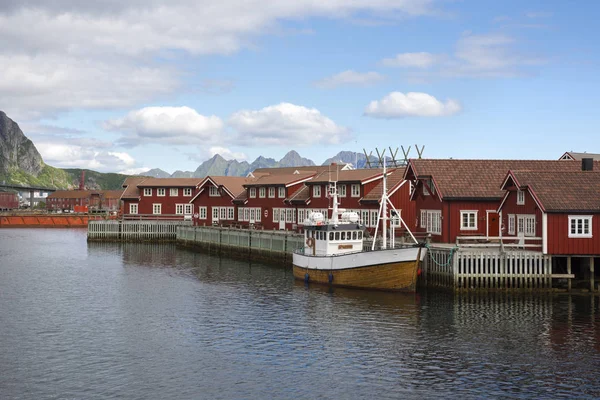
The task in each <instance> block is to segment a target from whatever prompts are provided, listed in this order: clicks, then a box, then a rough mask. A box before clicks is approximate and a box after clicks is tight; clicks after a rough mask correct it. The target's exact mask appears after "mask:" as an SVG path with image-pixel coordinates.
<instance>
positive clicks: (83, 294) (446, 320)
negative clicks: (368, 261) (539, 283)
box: [0, 230, 600, 399]
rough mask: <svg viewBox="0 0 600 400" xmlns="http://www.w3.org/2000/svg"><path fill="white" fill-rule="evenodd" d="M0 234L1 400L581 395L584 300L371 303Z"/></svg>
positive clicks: (590, 384)
mask: <svg viewBox="0 0 600 400" xmlns="http://www.w3.org/2000/svg"><path fill="white" fill-rule="evenodd" d="M61 232H62V233H57V231H56V230H52V231H46V230H22V231H19V232H12V233H11V232H6V230H4V231H3V230H0V256H1V257H2V258H1V259H0V277H1V278H2V279H0V337H2V341H1V342H0V360H1V361H2V362H0V393H1V394H2V396H1V397H2V398H3V399H4V398H7V399H12V398H112V397H122V398H140V399H141V398H144V399H145V398H178V399H196V398H316V397H320V398H419V399H420V398H432V397H440V396H442V397H449V398H457V397H464V398H489V397H492V398H558V397H569V398H595V397H600V388H599V383H598V382H599V381H600V374H599V373H598V367H600V345H599V343H600V336H599V334H598V332H599V326H598V323H599V322H598V315H599V311H598V310H599V308H600V305H599V302H598V298H597V297H588V296H568V295H560V296H552V295H534V294H529V295H514V294H509V293H493V294H489V295H488V294H482V293H479V294H477V293H471V294H454V293H447V292H438V291H422V292H420V293H418V294H417V295H407V294H399V293H386V292H372V291H362V290H353V289H345V288H333V289H331V288H329V287H327V286H320V285H312V284H311V285H309V286H306V285H304V283H303V282H301V281H295V280H294V279H293V276H292V273H291V269H290V268H289V267H283V266H277V265H264V264H260V263H250V262H244V261H239V260H230V259H227V258H225V257H223V258H220V257H217V256H214V255H207V254H202V253H195V252H191V251H187V250H181V249H177V248H176V247H175V246H174V245H170V244H161V245H154V244H148V243H125V244H113V243H89V244H86V242H85V235H83V236H82V235H81V234H79V233H71V232H63V231H61Z"/></svg>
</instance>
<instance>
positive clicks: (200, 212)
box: [198, 207, 206, 219]
mask: <svg viewBox="0 0 600 400" xmlns="http://www.w3.org/2000/svg"><path fill="white" fill-rule="evenodd" d="M198 217H199V218H200V219H206V207H198Z"/></svg>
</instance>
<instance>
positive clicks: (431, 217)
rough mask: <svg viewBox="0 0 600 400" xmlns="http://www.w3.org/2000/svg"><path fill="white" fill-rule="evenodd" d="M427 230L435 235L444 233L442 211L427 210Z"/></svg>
mask: <svg viewBox="0 0 600 400" xmlns="http://www.w3.org/2000/svg"><path fill="white" fill-rule="evenodd" d="M427 232H428V233H432V234H434V235H441V234H442V212H441V211H439V210H427Z"/></svg>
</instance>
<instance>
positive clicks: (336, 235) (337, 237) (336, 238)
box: [335, 232, 340, 240]
mask: <svg viewBox="0 0 600 400" xmlns="http://www.w3.org/2000/svg"><path fill="white" fill-rule="evenodd" d="M335 240H340V233H339V232H336V233H335Z"/></svg>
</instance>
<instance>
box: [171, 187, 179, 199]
mask: <svg viewBox="0 0 600 400" xmlns="http://www.w3.org/2000/svg"><path fill="white" fill-rule="evenodd" d="M169 196H171V197H177V196H179V189H178V188H170V189H169Z"/></svg>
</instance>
